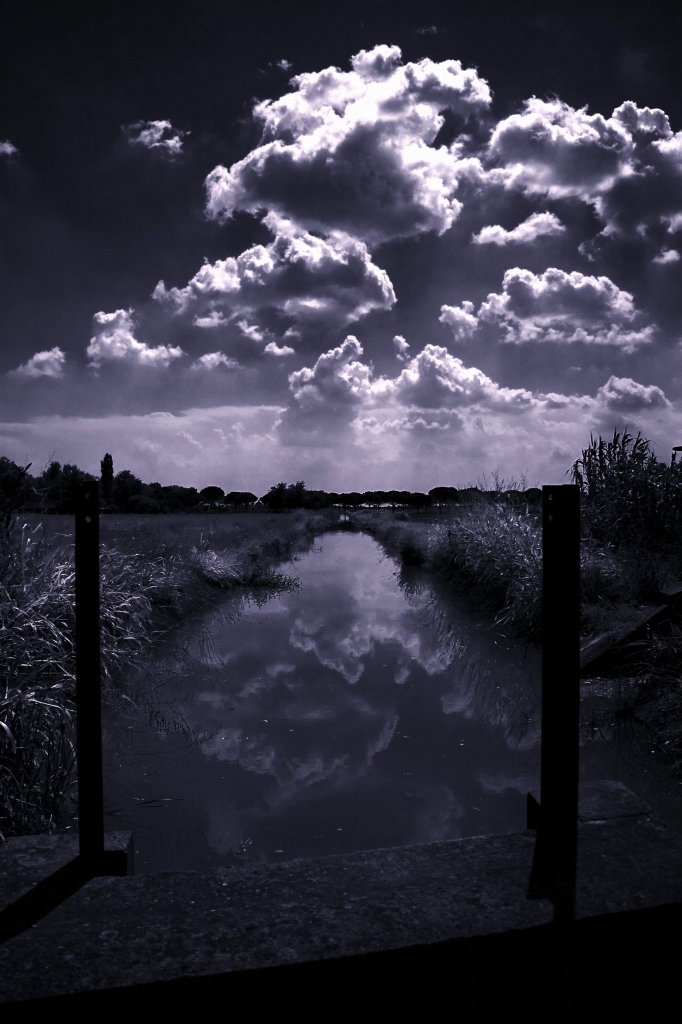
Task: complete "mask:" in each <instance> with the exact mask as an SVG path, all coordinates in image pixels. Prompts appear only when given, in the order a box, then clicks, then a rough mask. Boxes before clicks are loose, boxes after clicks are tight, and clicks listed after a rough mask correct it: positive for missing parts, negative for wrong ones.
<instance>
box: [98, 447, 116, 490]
mask: <svg viewBox="0 0 682 1024" xmlns="http://www.w3.org/2000/svg"><path fill="white" fill-rule="evenodd" d="M100 469H101V476H100V479H101V481H102V495H103V497H105V498H108V497H109V496H110V494H111V485H112V484H113V482H114V460H113V458H112V457H111V455H110V454H109V452H107V453H106V455H105V456H104V458H103V459H102V461H101V463H100Z"/></svg>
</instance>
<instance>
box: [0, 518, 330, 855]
mask: <svg viewBox="0 0 682 1024" xmlns="http://www.w3.org/2000/svg"><path fill="white" fill-rule="evenodd" d="M131 525H132V523H131ZM323 526H324V522H323V520H322V519H321V518H320V517H319V516H318V517H310V516H306V515H305V514H301V515H298V516H283V517H281V521H280V522H278V523H277V524H276V525H275V526H274V527H271V528H270V529H269V530H268V531H266V534H265V536H264V537H262V538H261V542H260V543H259V542H258V540H257V539H256V538H255V537H253V536H252V537H248V538H246V540H245V539H244V538H242V537H241V536H239V535H237V536H235V535H234V534H233V535H232V537H231V541H232V546H231V547H230V546H228V545H227V544H226V545H225V546H224V547H222V548H220V547H216V546H215V544H216V541H220V540H221V539H222V540H223V541H226V539H227V538H225V537H222V538H221V537H220V535H219V534H218V535H216V534H215V532H214V531H211V530H210V529H209V530H203V531H202V532H201V533H200V535H199V536H198V537H195V538H191V540H194V543H191V541H190V542H186V543H185V544H184V546H183V545H182V544H181V543H178V541H177V538H174V543H172V544H171V543H169V542H168V538H167V537H164V536H163V535H161V536H159V535H158V533H155V532H154V531H149V530H148V531H146V532H145V531H144V530H143V531H137V535H136V536H135V531H134V530H133V531H129V532H128V533H127V534H126V533H125V531H122V533H121V535H120V537H118V538H116V540H117V541H118V542H112V540H113V539H112V538H110V542H109V543H108V544H103V545H102V546H101V549H100V578H101V627H100V628H101V651H102V672H103V679H104V682H105V685H110V686H112V685H118V686H120V685H122V684H123V679H124V675H125V673H126V670H129V669H132V667H133V666H135V665H136V664H139V661H140V658H141V656H142V655H143V654H144V652H145V651H147V650H149V648H150V647H151V645H152V644H153V643H154V642H155V641H156V640H157V639H159V638H160V637H161V636H162V635H163V634H164V633H165V632H166V631H167V630H168V628H169V627H171V626H173V625H175V624H176V623H177V622H179V621H181V620H182V619H183V618H184V617H186V616H187V615H188V614H189V613H190V612H192V611H193V610H195V609H196V608H198V607H200V606H201V605H202V604H204V603H206V602H207V601H209V600H211V599H212V598H214V597H215V596H216V595H218V594H220V593H223V592H226V591H229V590H231V589H233V588H239V587H241V588H245V587H248V588H254V587H256V588H258V587H260V588H265V589H266V590H268V591H269V590H272V589H274V590H278V591H279V590H282V589H288V588H291V587H292V586H295V585H296V581H295V579H293V578H292V577H291V576H290V575H286V574H284V573H282V572H280V571H278V570H277V569H276V567H275V565H274V563H275V562H276V561H281V560H283V559H290V558H292V557H294V556H295V554H296V551H299V550H305V549H306V547H307V546H309V545H310V543H312V540H313V539H314V536H315V532H316V531H318V532H319V530H320V529H322V528H323ZM73 554H74V552H73V544H72V543H71V542H70V538H69V537H56V538H53V540H52V541H51V542H50V543H48V541H47V540H46V539H45V533H44V530H43V529H42V526H41V524H40V523H39V524H38V525H37V526H35V527H28V526H24V527H23V528H16V529H15V530H13V531H10V532H9V533H8V534H7V535H6V536H4V537H3V538H2V539H1V540H0V679H2V684H1V686H2V688H1V689H0V839H4V838H7V837H8V836H13V835H23V834H29V833H35V832H46V831H47V832H49V831H53V830H54V829H55V828H57V827H58V823H59V810H60V806H61V805H62V803H63V800H64V798H65V795H66V794H67V792H68V790H69V788H70V787H71V786H72V785H73V782H74V760H75V759H74V747H73V735H74V722H75V651H74V625H75V609H74V578H75V571H74V558H73Z"/></svg>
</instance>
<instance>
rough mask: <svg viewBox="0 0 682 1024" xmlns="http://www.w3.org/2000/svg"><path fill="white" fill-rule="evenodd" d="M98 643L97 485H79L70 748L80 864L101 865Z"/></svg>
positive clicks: (100, 709) (102, 856) (101, 790)
mask: <svg viewBox="0 0 682 1024" xmlns="http://www.w3.org/2000/svg"><path fill="white" fill-rule="evenodd" d="M100 687H101V681H100V637H99V483H97V482H93V483H85V484H82V485H81V490H80V494H79V495H78V499H77V504H76V744H77V755H78V830H79V843H80V856H81V860H82V862H83V864H88V865H92V866H93V867H94V868H95V869H96V867H97V866H101V865H102V863H103V861H104V796H103V789H102V704H101V689H100Z"/></svg>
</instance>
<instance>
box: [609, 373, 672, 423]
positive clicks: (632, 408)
mask: <svg viewBox="0 0 682 1024" xmlns="http://www.w3.org/2000/svg"><path fill="white" fill-rule="evenodd" d="M597 401H598V402H600V403H601V404H603V405H604V406H606V408H607V409H609V410H610V411H615V412H622V413H625V414H627V413H636V412H641V411H642V410H643V409H646V410H650V409H669V408H670V402H669V401H668V399H667V398H666V397H665V394H664V392H663V391H662V390H661V388H658V387H655V386H654V385H653V384H650V385H649V386H645V385H644V384H638V383H637V381H634V380H632V378H630V377H615V376H613V375H612V376H611V377H609V379H608V381H607V382H606V384H604V386H603V387H601V388H599V390H598V391H597Z"/></svg>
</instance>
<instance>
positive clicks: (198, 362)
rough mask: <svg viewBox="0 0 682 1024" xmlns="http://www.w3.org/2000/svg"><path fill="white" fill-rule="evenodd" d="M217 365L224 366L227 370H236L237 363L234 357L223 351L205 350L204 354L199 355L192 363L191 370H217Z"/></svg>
mask: <svg viewBox="0 0 682 1024" xmlns="http://www.w3.org/2000/svg"><path fill="white" fill-rule="evenodd" d="M219 366H224V367H226V369H228V370H236V369H238V367H239V363H238V362H237V360H236V359H232V358H231V357H230V356H226V355H225V353H224V352H206V354H205V355H203V356H199V358H198V359H195V360H194V362H193V363H192V366H191V369H192V370H217V369H218V367H219Z"/></svg>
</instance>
